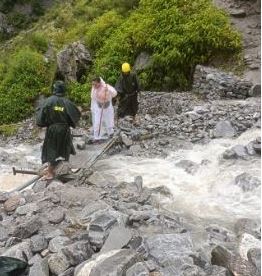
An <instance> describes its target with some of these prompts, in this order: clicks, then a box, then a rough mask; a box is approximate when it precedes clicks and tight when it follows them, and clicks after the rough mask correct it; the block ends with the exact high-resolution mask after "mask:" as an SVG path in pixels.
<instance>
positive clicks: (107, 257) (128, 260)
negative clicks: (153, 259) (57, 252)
mask: <svg viewBox="0 0 262 276" xmlns="http://www.w3.org/2000/svg"><path fill="white" fill-rule="evenodd" d="M139 261H141V257H140V256H139V254H138V253H136V252H135V251H133V250H129V249H122V250H113V251H110V252H107V253H105V254H100V255H98V256H97V257H96V259H94V260H90V261H87V262H85V263H83V264H80V265H79V266H78V267H76V270H75V276H98V275H112V276H113V275H126V271H127V270H128V269H129V268H130V267H131V266H133V265H134V264H135V263H136V262H139Z"/></svg>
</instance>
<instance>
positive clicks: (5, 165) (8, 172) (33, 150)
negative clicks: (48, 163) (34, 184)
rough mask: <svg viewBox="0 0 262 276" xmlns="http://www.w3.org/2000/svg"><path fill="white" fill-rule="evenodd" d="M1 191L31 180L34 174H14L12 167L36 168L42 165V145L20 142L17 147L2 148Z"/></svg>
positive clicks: (0, 166)
mask: <svg viewBox="0 0 262 276" xmlns="http://www.w3.org/2000/svg"><path fill="white" fill-rule="evenodd" d="M0 160H2V162H1V161H0V191H11V190H13V189H15V188H17V187H18V186H20V185H22V184H23V183H25V182H27V181H28V180H31V179H32V178H33V176H32V175H23V174H17V175H13V173H12V167H13V166H14V167H16V168H17V169H21V168H22V169H34V168H37V167H39V166H40V164H41V162H40V145H34V146H31V145H24V144H20V145H18V146H16V147H6V148H0Z"/></svg>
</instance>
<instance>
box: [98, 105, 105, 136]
mask: <svg viewBox="0 0 262 276" xmlns="http://www.w3.org/2000/svg"><path fill="white" fill-rule="evenodd" d="M103 111H104V104H102V108H101V115H100V122H99V130H98V137H100V131H101V125H102V116H103Z"/></svg>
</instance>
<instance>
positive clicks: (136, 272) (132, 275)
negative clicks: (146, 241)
mask: <svg viewBox="0 0 262 276" xmlns="http://www.w3.org/2000/svg"><path fill="white" fill-rule="evenodd" d="M126 276H149V271H148V269H147V267H146V265H145V264H144V263H142V262H138V263H136V264H134V265H133V266H131V267H130V268H129V269H128V270H127V271H126Z"/></svg>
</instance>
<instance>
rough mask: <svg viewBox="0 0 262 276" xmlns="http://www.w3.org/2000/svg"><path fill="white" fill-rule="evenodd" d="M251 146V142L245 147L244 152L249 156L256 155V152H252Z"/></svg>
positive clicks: (252, 143)
mask: <svg viewBox="0 0 262 276" xmlns="http://www.w3.org/2000/svg"><path fill="white" fill-rule="evenodd" d="M253 145H254V142H253V141H252V142H250V143H248V144H247V146H246V150H247V153H248V154H249V155H256V151H255V150H254V147H253Z"/></svg>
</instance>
